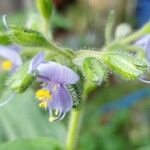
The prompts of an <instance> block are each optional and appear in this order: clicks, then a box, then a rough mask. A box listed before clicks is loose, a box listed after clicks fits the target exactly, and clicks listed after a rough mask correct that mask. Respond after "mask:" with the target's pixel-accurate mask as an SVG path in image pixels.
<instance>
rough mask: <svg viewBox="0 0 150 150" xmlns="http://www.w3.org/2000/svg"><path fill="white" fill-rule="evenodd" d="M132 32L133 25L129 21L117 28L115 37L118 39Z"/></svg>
mask: <svg viewBox="0 0 150 150" xmlns="http://www.w3.org/2000/svg"><path fill="white" fill-rule="evenodd" d="M131 32H132V28H131V26H130V25H129V24H127V23H122V24H120V25H119V26H117V28H116V32H115V38H116V39H119V38H123V37H125V36H127V35H128V34H130V33H131Z"/></svg>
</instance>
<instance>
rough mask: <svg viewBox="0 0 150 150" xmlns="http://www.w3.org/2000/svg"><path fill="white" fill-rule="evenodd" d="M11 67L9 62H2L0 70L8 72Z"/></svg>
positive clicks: (11, 64)
mask: <svg viewBox="0 0 150 150" xmlns="http://www.w3.org/2000/svg"><path fill="white" fill-rule="evenodd" d="M12 67H13V63H12V62H11V61H10V60H4V61H3V62H2V69H3V70H4V71H10V70H11V69H12Z"/></svg>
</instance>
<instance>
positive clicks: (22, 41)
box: [9, 25, 50, 48]
mask: <svg viewBox="0 0 150 150" xmlns="http://www.w3.org/2000/svg"><path fill="white" fill-rule="evenodd" d="M9 36H10V40H11V41H12V43H15V44H18V45H22V46H29V47H44V48H48V47H49V46H50V43H49V42H48V41H47V39H46V38H45V37H44V36H43V35H42V34H41V33H40V32H38V31H35V30H32V29H28V28H25V27H20V26H13V25H12V26H10V27H9Z"/></svg>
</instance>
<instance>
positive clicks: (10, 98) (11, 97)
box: [0, 93, 15, 107]
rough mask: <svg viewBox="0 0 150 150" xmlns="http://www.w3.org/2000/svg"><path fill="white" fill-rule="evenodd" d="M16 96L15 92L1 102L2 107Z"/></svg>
mask: <svg viewBox="0 0 150 150" xmlns="http://www.w3.org/2000/svg"><path fill="white" fill-rule="evenodd" d="M14 96H15V93H13V94H12V95H11V96H10V97H9V98H8V99H7V100H6V101H4V102H3V103H0V107H3V106H4V105H6V104H8V103H9V102H10V101H11V100H12V99H13V97H14Z"/></svg>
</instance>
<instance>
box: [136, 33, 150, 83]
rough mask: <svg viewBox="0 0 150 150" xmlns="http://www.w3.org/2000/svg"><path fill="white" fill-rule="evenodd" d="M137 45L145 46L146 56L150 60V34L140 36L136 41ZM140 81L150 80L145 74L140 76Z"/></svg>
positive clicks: (147, 81)
mask: <svg viewBox="0 0 150 150" xmlns="http://www.w3.org/2000/svg"><path fill="white" fill-rule="evenodd" d="M135 45H136V46H139V47H141V48H143V49H144V50H145V52H146V56H147V59H148V61H149V62H150V34H148V35H146V36H144V37H142V38H140V39H139V40H137V41H136V42H135ZM139 80H140V81H142V82H144V83H150V81H149V80H148V79H147V76H146V75H143V76H141V77H140V78H139Z"/></svg>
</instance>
